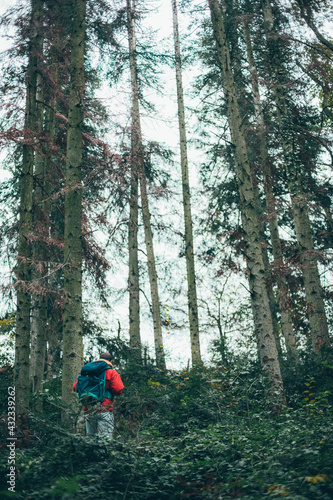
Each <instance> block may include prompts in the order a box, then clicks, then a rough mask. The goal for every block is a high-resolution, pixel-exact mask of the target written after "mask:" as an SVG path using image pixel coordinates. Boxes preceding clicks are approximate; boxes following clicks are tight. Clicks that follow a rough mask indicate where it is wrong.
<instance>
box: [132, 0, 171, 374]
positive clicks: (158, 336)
mask: <svg viewBox="0 0 333 500" xmlns="http://www.w3.org/2000/svg"><path fill="white" fill-rule="evenodd" d="M134 7H135V5H134V1H133V3H131V0H127V15H128V38H129V52H130V70H131V85H132V156H133V158H134V161H135V162H136V164H137V167H136V168H137V172H138V175H139V181H140V194H141V205H142V218H143V225H144V233H145V242H146V249H147V260H148V274H149V282H150V291H151V302H152V313H153V325H154V344H155V355H156V365H157V367H158V368H160V369H165V356H164V347H163V338H162V322H161V311H160V300H159V295H158V285H157V272H156V264H155V255H154V247H153V234H152V230H151V224H150V212H149V203H148V195H147V180H146V174H145V170H144V161H143V149H142V133H141V124H140V109H139V93H138V82H137V63H136V40H135V20H134V15H133V14H134V13H135V8H134Z"/></svg>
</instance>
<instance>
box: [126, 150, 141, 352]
mask: <svg viewBox="0 0 333 500" xmlns="http://www.w3.org/2000/svg"><path fill="white" fill-rule="evenodd" d="M131 150H132V151H133V140H132V146H131ZM138 183H139V181H138V173H137V165H136V161H135V158H134V156H133V154H131V192H130V214H129V221H128V250H129V265H128V270H129V274H128V289H129V335H130V346H131V349H132V351H133V352H134V353H135V358H136V359H137V361H140V360H141V356H142V355H141V337H140V287H139V258H138V213H139V208H138V195H139V193H138Z"/></svg>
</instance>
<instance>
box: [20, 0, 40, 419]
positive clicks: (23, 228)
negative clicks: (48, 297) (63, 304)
mask: <svg viewBox="0 0 333 500" xmlns="http://www.w3.org/2000/svg"><path fill="white" fill-rule="evenodd" d="M40 9H41V2H40V0H31V21H30V27H31V35H30V44H29V48H28V51H29V52H28V57H29V60H28V67H27V73H26V92H27V94H26V110H25V122H24V130H23V138H24V142H23V162H22V163H23V164H22V171H21V175H20V209H19V234H18V263H17V269H16V273H17V279H18V284H17V310H16V340H15V370H14V383H15V386H16V411H17V414H18V415H21V416H22V417H24V416H26V415H27V413H28V409H29V389H30V382H29V356H30V306H31V296H30V291H29V289H28V286H29V284H30V281H31V258H32V246H31V243H30V241H29V234H31V232H32V213H33V205H32V193H33V167H34V147H33V142H34V135H35V132H36V91H37V62H38V58H37V49H38V45H39V35H38V23H39V12H40Z"/></svg>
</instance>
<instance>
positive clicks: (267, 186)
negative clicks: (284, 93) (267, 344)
mask: <svg viewBox="0 0 333 500" xmlns="http://www.w3.org/2000/svg"><path fill="white" fill-rule="evenodd" d="M242 21H243V32H244V38H245V43H246V52H247V58H248V63H249V70H250V76H251V84H252V94H253V102H254V108H255V113H256V119H257V123H258V138H259V148H260V157H261V162H262V172H263V177H264V191H265V197H266V209H267V215H268V224H269V232H270V237H271V244H272V252H273V258H274V271H275V276H276V284H277V288H278V297H279V309H280V315H281V327H282V333H283V336H284V340H285V343H286V349H287V356H288V359H289V360H291V361H294V360H296V359H297V347H296V339H295V334H294V329H293V324H292V317H291V303H290V298H289V291H288V285H287V280H286V276H285V268H284V261H283V255H282V247H281V240H280V235H279V226H278V219H277V212H276V206H275V197H274V193H273V175H272V169H271V163H270V158H269V155H268V146H267V140H266V127H265V120H264V114H263V110H262V105H261V99H260V93H259V83H258V75H257V69H256V64H255V60H254V56H253V50H252V41H251V36H250V29H249V25H248V22H247V20H246V19H245V17H244V16H243V18H242Z"/></svg>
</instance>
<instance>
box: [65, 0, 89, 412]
mask: <svg viewBox="0 0 333 500" xmlns="http://www.w3.org/2000/svg"><path fill="white" fill-rule="evenodd" d="M73 15H74V17H73V28H72V35H71V81H70V93H69V111H68V130H67V151H66V154H67V156H66V182H65V234H64V264H65V266H64V311H63V373H62V398H63V400H64V402H65V403H67V404H70V403H71V402H72V401H73V391H72V383H73V381H74V380H75V378H76V377H77V375H78V373H79V372H80V370H81V368H82V364H83V339H82V243H81V236H82V229H81V219H82V180H81V162H82V125H83V99H84V37H85V16H86V2H85V0H75V1H74V5H73Z"/></svg>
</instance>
